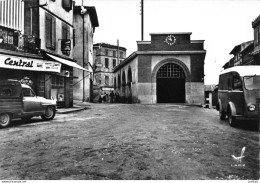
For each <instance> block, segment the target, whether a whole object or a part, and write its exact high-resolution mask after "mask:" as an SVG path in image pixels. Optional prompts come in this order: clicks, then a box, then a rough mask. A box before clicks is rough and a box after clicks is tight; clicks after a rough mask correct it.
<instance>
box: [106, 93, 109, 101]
mask: <svg viewBox="0 0 260 183" xmlns="http://www.w3.org/2000/svg"><path fill="white" fill-rule="evenodd" d="M106 102H107V103H108V102H109V96H108V93H107V94H106Z"/></svg>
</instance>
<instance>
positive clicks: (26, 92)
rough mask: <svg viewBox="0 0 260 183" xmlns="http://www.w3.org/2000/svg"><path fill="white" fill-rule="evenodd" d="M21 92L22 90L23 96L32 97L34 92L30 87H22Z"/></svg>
mask: <svg viewBox="0 0 260 183" xmlns="http://www.w3.org/2000/svg"><path fill="white" fill-rule="evenodd" d="M22 92H23V96H24V97H34V96H35V94H34V92H33V91H32V90H31V89H30V88H23V89H22Z"/></svg>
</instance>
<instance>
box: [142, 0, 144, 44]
mask: <svg viewBox="0 0 260 183" xmlns="http://www.w3.org/2000/svg"><path fill="white" fill-rule="evenodd" d="M141 40H142V41H143V40H144V0H141Z"/></svg>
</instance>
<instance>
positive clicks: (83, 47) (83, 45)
mask: <svg viewBox="0 0 260 183" xmlns="http://www.w3.org/2000/svg"><path fill="white" fill-rule="evenodd" d="M82 7H84V6H83V0H82ZM84 17H85V14H84V13H83V14H82V21H83V27H82V34H83V41H82V49H83V51H82V54H83V55H82V66H83V68H85V33H84V31H85V18H84ZM82 72H83V73H82V75H83V98H82V102H85V100H86V99H85V71H84V70H83V71H82Z"/></svg>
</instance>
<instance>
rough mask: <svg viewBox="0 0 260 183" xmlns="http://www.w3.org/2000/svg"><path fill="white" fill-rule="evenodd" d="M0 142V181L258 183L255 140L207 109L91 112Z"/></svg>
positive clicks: (36, 123) (250, 131) (99, 108)
mask: <svg viewBox="0 0 260 183" xmlns="http://www.w3.org/2000/svg"><path fill="white" fill-rule="evenodd" d="M0 135H1V139H0V154H1V156H0V179H1V180H2V179H12V180H13V179H19V180H21V179H22V180H24V179H26V180H32V179H41V180H53V179H73V180H76V179H83V180H86V179H92V180H93V179H105V180H107V179H127V180H133V179H135V180H136V179H160V180H162V179H172V180H177V179H178V180H179V179H181V180H182V179H189V180H196V179H207V180H209V179H210V180H216V179H225V180H226V179H259V132H258V131H256V130H254V126H253V125H248V124H243V125H240V126H239V127H237V128H232V127H230V126H229V125H228V123H227V121H220V120H219V119H218V113H217V111H215V110H211V109H204V108H199V107H190V106H179V105H170V104H169V105H163V104H162V105H137V104H136V105H135V104H132V105H125V104H113V105H111V104H91V105H89V109H87V110H84V111H80V112H75V113H70V114H57V116H56V118H55V119H54V120H53V121H51V122H42V121H41V120H40V118H33V119H32V121H31V122H28V123H22V122H21V121H17V122H16V124H15V125H14V126H13V127H10V128H7V129H0ZM243 147H246V150H245V153H244V156H245V157H244V158H243V159H242V161H241V162H240V163H239V162H236V161H235V160H234V159H233V158H232V157H231V155H235V156H239V155H240V154H241V149H242V148H243Z"/></svg>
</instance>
